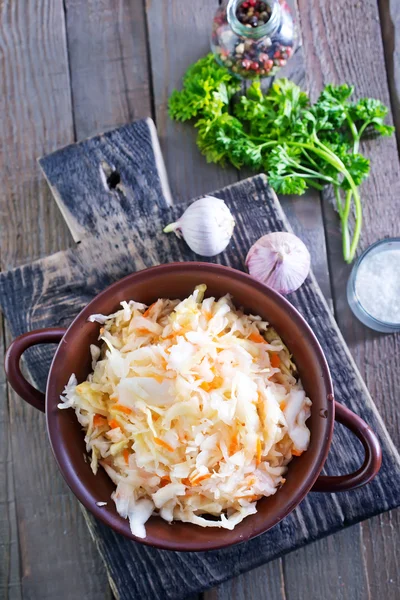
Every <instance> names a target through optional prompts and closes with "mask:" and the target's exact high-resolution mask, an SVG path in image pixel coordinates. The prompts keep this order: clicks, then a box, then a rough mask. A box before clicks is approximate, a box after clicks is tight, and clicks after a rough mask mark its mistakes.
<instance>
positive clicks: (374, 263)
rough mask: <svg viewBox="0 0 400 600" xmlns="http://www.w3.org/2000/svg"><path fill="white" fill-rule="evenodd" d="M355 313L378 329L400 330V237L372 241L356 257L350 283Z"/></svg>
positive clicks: (391, 331) (349, 292)
mask: <svg viewBox="0 0 400 600" xmlns="http://www.w3.org/2000/svg"><path fill="white" fill-rule="evenodd" d="M347 300H348V302H349V305H350V308H351V310H352V311H353V313H354V314H355V316H356V317H357V318H358V319H359V320H360V321H361V322H362V323H364V325H367V327H370V328H371V329H374V330H375V331H381V332H384V333H393V332H395V331H400V237H396V238H388V239H385V240H381V241H379V242H375V244H372V246H370V247H369V248H367V250H365V252H363V254H361V256H360V257H359V259H358V260H357V262H356V263H355V265H354V267H353V270H352V272H351V274H350V278H349V281H348V283H347Z"/></svg>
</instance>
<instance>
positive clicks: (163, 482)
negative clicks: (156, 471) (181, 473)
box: [160, 475, 171, 487]
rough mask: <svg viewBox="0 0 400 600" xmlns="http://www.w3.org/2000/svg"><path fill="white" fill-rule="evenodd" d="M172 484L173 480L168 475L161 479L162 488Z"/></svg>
mask: <svg viewBox="0 0 400 600" xmlns="http://www.w3.org/2000/svg"><path fill="white" fill-rule="evenodd" d="M169 483H171V479H170V477H169V476H168V475H164V477H161V478H160V487H164V486H166V485H168V484H169Z"/></svg>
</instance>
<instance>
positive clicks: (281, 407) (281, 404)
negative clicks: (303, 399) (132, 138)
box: [279, 400, 287, 410]
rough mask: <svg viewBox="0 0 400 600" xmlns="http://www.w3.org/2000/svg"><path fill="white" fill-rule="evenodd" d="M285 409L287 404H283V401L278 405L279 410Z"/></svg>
mask: <svg viewBox="0 0 400 600" xmlns="http://www.w3.org/2000/svg"><path fill="white" fill-rule="evenodd" d="M286 407H287V403H286V402H285V400H282V402H281V403H280V405H279V408H280V409H281V410H285V408H286Z"/></svg>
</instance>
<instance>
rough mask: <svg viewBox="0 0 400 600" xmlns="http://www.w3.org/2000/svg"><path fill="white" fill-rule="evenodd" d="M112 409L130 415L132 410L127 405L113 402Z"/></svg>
mask: <svg viewBox="0 0 400 600" xmlns="http://www.w3.org/2000/svg"><path fill="white" fill-rule="evenodd" d="M113 409H115V410H119V411H120V412H123V413H125V414H126V415H130V414H131V412H132V410H131V409H130V408H128V407H127V406H123V405H122V404H114V406H113Z"/></svg>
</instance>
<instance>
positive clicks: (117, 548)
mask: <svg viewBox="0 0 400 600" xmlns="http://www.w3.org/2000/svg"><path fill="white" fill-rule="evenodd" d="M146 126H147V122H140V123H139V124H137V125H134V126H131V127H129V128H128V129H129V132H126V131H125V128H124V129H122V130H120V131H119V132H114V137H113V143H114V144H115V145H116V147H120V146H121V145H123V142H124V138H125V137H126V136H128V137H129V138H130V139H131V137H132V136H134V135H135V130H136V129H138V131H139V132H140V135H141V139H143V131H142V129H143V127H146ZM109 143H110V142H109V139H108V138H107V139H105V138H104V137H103V138H99V146H100V155H99V161H100V162H101V156H102V151H103V150H102V147H103V145H108V144H109ZM99 146H96V152H99ZM143 156H145V157H146V160H148V161H150V160H155V159H154V153H152V152H151V148H147V149H146V148H144V152H143ZM59 159H60V156H59V155H56V156H55V157H54V161H55V162H56V163H57V162H58V161H59ZM50 163H51V157H49V158H48V159H47V161H46V163H43V164H44V165H45V168H46V172H47V177H48V179H49V181H51V183H52V187H53V189H55V190H58V191H59V190H60V189H62V185H61V182H60V181H58V183H57V181H56V180H55V179H53V177H52V175H51V173H52V172H54V170H53V169H52V168H51V167H50V166H49V165H50ZM88 165H89V163H88ZM148 170H149V173H151V172H152V167H151V165H149V169H148ZM55 171H57V169H55ZM120 171H121V180H122V179H123V180H124V181H125V186H126V187H127V188H128V190H127V191H126V193H128V194H129V193H130V190H131V188H132V189H133V188H134V189H135V191H136V194H138V195H141V194H142V195H143V197H145V193H144V191H145V187H144V188H143V190H138V189H137V186H138V185H140V184H141V185H144V186H146V182H145V181H144V180H140V182H139V183H138V180H137V179H136V178H135V179H133V181H132V182H130V180H129V175H128V172H127V173H125V172H124V167H123V165H121V168H120ZM65 172H66V173H67V174H68V177H71V176H72V177H73V173H74V170H73V169H71V170H68V169H67V170H66V171H65ZM82 176H83V177H84V179H82ZM93 177H94V178H100V177H101V176H100V174H99V170H98V166H97V164H95V162H93V164H91V166H88V168H87V170H86V172H85V173H84V174H82V173H81V172H79V182H80V183H79V185H82V187H83V188H85V187H86V186H87V183H88V182H90V181H91V180H92V178H93ZM74 183H76V182H74ZM74 183H72V185H74ZM155 183H156V184H157V181H156V182H154V180H152V185H154V184H155ZM158 185H159V186H160V187H159V189H160V197H159V204H158V206H154V207H153V210H152V212H151V217H150V218H149V214H148V213H147V212H146V211H145V212H144V214H145V216H144V217H142V216H141V213H142V210H143V206H142V207H139V205H137V204H130V205H129V206H125V204H124V203H123V196H124V195H123V194H122V195H121V192H120V191H118V190H115V189H112V190H109V191H108V192H107V193H108V194H110V195H112V196H113V198H114V200H115V201H117V199H118V198H121V200H122V206H121V209H120V210H119V211H118V210H115V211H114V210H113V211H112V212H111V214H110V215H109V217H108V218H107V222H108V226H107V228H106V230H105V229H104V228H101V230H100V233H99V235H98V236H94V235H90V234H88V235H84V236H83V239H82V242H81V243H80V244H79V245H78V246H77V247H76V248H75V249H72V250H67V251H65V252H60V253H58V254H56V255H53V256H51V257H48V258H45V259H42V260H39V261H37V262H36V263H34V264H32V265H27V266H25V267H21V268H18V269H16V270H14V271H12V272H9V273H5V274H3V275H1V276H0V297H1V303H2V306H3V309H4V312H5V314H6V316H7V318H8V319H9V321H10V323H11V325H12V330H13V334H17V333H20V332H21V331H24V330H28V329H32V328H34V327H41V326H44V325H62V324H67V323H68V322H69V321H70V320H71V318H72V317H73V316H74V315H75V314H76V313H77V312H78V311H79V309H80V308H81V307H82V306H83V305H84V304H86V303H87V301H88V300H89V299H90V298H91V297H93V295H95V294H96V293H97V292H98V291H100V289H103V288H104V287H105V286H106V285H108V284H109V283H111V282H112V281H114V280H116V279H119V278H120V277H122V276H123V275H126V274H127V273H129V272H132V271H134V270H137V269H141V268H144V267H146V266H150V265H151V264H157V263H160V262H167V261H174V260H194V259H196V256H195V255H194V254H193V253H191V252H190V251H189V250H188V248H187V247H186V246H185V244H184V243H183V242H182V241H179V240H177V239H176V238H175V237H171V236H165V235H163V234H162V233H161V231H162V228H163V226H164V225H165V224H166V223H168V222H170V221H172V220H175V219H176V218H177V217H178V216H179V215H180V214H181V212H182V210H183V208H184V205H177V206H174V207H168V203H167V201H166V199H165V198H164V196H163V194H162V188H161V183H160V180H159V181H158ZM94 189H96V188H95V187H94ZM217 195H218V196H220V197H222V198H224V199H225V201H226V202H227V204H228V205H229V206H230V208H231V210H232V212H233V213H234V215H235V217H236V220H237V226H236V229H235V234H234V237H233V239H232V242H231V244H230V245H229V247H228V249H227V251H225V252H224V253H223V254H222V255H220V256H219V257H217V260H218V262H221V263H223V264H229V265H231V266H233V267H235V268H238V269H242V268H243V265H244V258H245V254H246V252H247V249H248V248H249V247H250V245H251V244H252V243H253V242H254V241H255V240H256V239H257V238H258V237H259V236H260V235H262V234H263V233H265V232H267V231H271V230H280V229H285V228H287V226H288V225H287V222H286V220H285V217H284V215H283V213H282V211H281V208H280V206H279V203H278V202H277V201H276V198H275V195H274V194H273V193H272V191H271V190H270V188H269V187H268V185H267V183H266V180H265V178H264V177H263V176H258V177H255V178H252V179H249V180H245V181H242V182H240V183H237V184H235V185H233V186H230V187H228V188H225V189H223V190H221V191H220V192H217ZM78 197H79V196H78ZM103 200H104V199H103V198H101V197H100V198H99V199H97V195H96V194H94V196H93V197H92V200H91V203H90V204H91V206H92V208H93V210H94V211H96V202H99V203H100V205H101V207H102V206H103ZM58 201H59V202H62V199H60V198H59V200H58ZM110 205H111V206H113V202H111V203H110ZM115 206H117V203H116V204H115ZM84 210H85V207H83V211H84ZM78 212H79V202H77V206H76V208H75V210H74V211H73V213H74V214H78ZM78 220H79V218H78ZM82 222H84V221H82ZM88 223H91V220H89V221H88ZM112 232H114V234H113V233H112ZM103 235H105V236H106V237H104V238H103ZM17 298H19V304H18V305H17V303H16V299H17ZM291 300H292V302H293V303H294V304H295V306H297V307H298V308H299V310H300V311H302V312H303V314H304V316H305V317H306V318H307V319H308V321H309V322H310V324H311V326H312V327H313V329H314V331H315V333H316V334H317V336H318V337H319V339H320V341H321V343H322V345H323V347H324V350H325V353H326V355H327V358H328V362H329V363H330V366H331V369H332V372H333V373H334V374H335V388H336V394H337V397H338V398H340V399H341V400H342V401H343V402H345V403H346V404H348V405H349V406H350V407H351V408H353V409H354V410H355V411H356V412H359V413H361V414H362V415H363V416H364V418H365V419H366V420H367V421H368V422H369V423H371V425H372V426H373V427H374V429H375V430H377V431H378V433H379V435H380V439H381V442H382V445H383V447H384V452H385V458H384V467H383V468H382V471H381V473H380V475H379V476H378V478H377V479H376V480H375V481H374V482H373V483H372V484H371V485H369V486H367V487H365V488H363V489H362V490H358V491H356V492H353V493H348V494H340V495H337V496H336V497H335V496H330V495H323V494H311V495H310V496H309V497H308V498H307V499H306V500H305V501H304V502H303V503H302V505H301V507H299V508H298V509H297V510H296V511H295V513H293V514H292V515H291V516H289V517H288V518H287V519H285V520H284V521H283V522H282V523H281V524H280V525H279V526H277V527H276V528H274V529H273V530H271V531H270V532H268V533H267V534H265V535H264V536H261V537H259V538H257V539H256V540H253V541H251V542H249V543H247V544H245V545H241V546H238V547H236V548H232V549H228V550H222V551H218V552H212V553H201V554H176V553H169V552H164V551H159V550H154V549H150V548H144V547H143V546H141V545H138V544H132V543H131V542H129V541H127V540H125V539H123V538H121V537H119V536H117V535H115V534H114V533H113V532H112V531H110V530H109V529H107V528H105V527H104V526H103V525H101V524H100V523H98V522H96V521H95V520H94V519H93V518H92V517H90V515H88V514H87V515H86V518H87V520H88V524H89V526H90V529H91V532H92V534H93V536H94V538H95V540H96V544H97V546H98V548H99V550H100V552H101V554H102V555H103V557H104V558H105V562H106V565H107V569H108V572H109V575H110V578H111V580H112V581H113V587H115V589H116V590H117V592H118V596H119V597H120V598H122V599H125V598H126V599H128V598H141V597H145V598H153V597H154V598H156V597H165V598H170V599H173V600H175V599H177V598H181V597H182V598H183V597H184V596H185V595H188V594H190V593H194V592H199V591H201V590H203V589H205V588H208V587H210V586H212V585H215V584H217V583H219V582H221V581H223V580H225V579H227V578H229V577H231V576H233V575H235V574H238V573H240V572H243V571H246V570H248V569H250V568H253V567H255V566H257V565H259V564H262V563H263V562H266V561H268V560H271V559H273V558H275V557H277V556H280V555H282V554H284V553H286V552H289V551H290V550H293V549H295V548H298V547H299V546H301V545H304V544H305V543H307V542H309V541H313V540H315V539H318V538H319V537H322V536H324V535H327V534H328V533H332V532H333V531H336V530H338V529H340V528H342V527H344V526H346V525H350V524H352V523H355V522H357V521H359V520H360V519H363V518H366V517H368V516H371V515H373V514H376V513H377V512H380V511H382V510H387V509H389V508H391V507H393V506H396V505H397V504H398V503H399V502H400V493H399V491H398V490H396V489H394V488H393V485H392V484H391V482H392V481H393V477H394V476H395V473H398V472H400V469H399V461H398V456H397V454H396V451H395V449H394V447H393V445H392V443H391V441H390V438H389V436H388V434H387V432H386V430H385V428H384V426H383V425H382V422H381V420H380V418H379V415H378V414H377V412H376V409H375V407H374V405H373V402H372V400H371V398H370V397H369V395H368V392H367V391H366V389H365V386H364V384H363V383H362V381H361V379H360V377H359V376H358V373H357V372H356V371H355V370H354V365H353V362H352V359H351V358H350V355H349V353H348V351H347V349H346V348H345V346H344V345H343V342H342V338H341V336H340V334H339V332H338V329H337V327H336V325H335V323H334V321H333V318H332V316H331V315H330V313H329V311H328V310H327V307H326V304H325V301H324V300H323V297H322V294H321V293H320V291H319V289H318V287H317V286H316V284H315V281H314V279H313V277H310V278H309V280H308V281H307V283H306V284H305V285H304V286H303V287H302V288H301V290H299V291H298V292H297V293H296V294H293V295H292V296H291ZM49 358H50V354H49V349H48V348H40V347H38V348H36V349H33V350H32V351H31V352H30V355H29V356H28V357H27V364H28V368H29V370H30V372H31V374H32V375H33V376H34V379H35V380H36V382H37V383H38V384H39V385H43V382H44V380H45V377H46V367H45V365H46V363H47V364H48V360H49ZM343 448H346V452H345V453H343V450H342V449H343ZM360 460H361V457H360V456H359V448H358V445H357V444H356V443H355V440H353V439H352V438H351V437H349V436H348V435H347V433H345V432H344V431H340V434H338V435H337V436H335V441H334V444H333V447H332V451H331V454H330V459H329V467H328V469H329V472H331V473H340V472H344V471H345V470H349V469H351V468H354V467H355V466H356V465H357V464H358V463H359V462H360ZM150 582H151V587H152V591H149V583H150Z"/></svg>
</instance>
